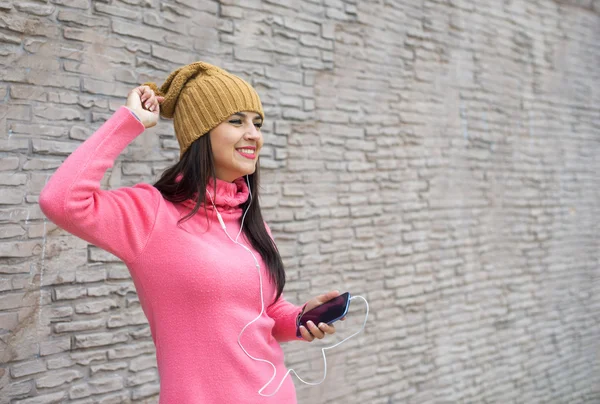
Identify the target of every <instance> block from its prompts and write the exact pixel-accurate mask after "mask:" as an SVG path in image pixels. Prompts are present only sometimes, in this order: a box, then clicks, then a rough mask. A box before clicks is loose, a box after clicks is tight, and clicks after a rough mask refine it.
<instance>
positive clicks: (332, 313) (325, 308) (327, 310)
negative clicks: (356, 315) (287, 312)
mask: <svg viewBox="0 0 600 404" xmlns="http://www.w3.org/2000/svg"><path fill="white" fill-rule="evenodd" d="M349 307H350V293H349V292H346V293H344V294H341V295H339V296H338V297H334V298H333V299H331V300H330V301H328V302H325V303H323V304H322V305H320V306H319V307H315V308H314V309H312V310H309V311H307V312H306V313H304V314H302V317H300V321H299V323H298V328H297V329H296V336H297V337H298V338H302V334H300V326H301V325H303V326H304V327H306V323H307V322H308V321H312V322H313V323H314V324H315V325H316V326H319V324H320V323H326V324H331V323H333V322H335V321H337V320H339V319H341V318H342V317H344V316H345V315H346V314H347V313H348V308H349ZM306 329H307V330H308V327H306Z"/></svg>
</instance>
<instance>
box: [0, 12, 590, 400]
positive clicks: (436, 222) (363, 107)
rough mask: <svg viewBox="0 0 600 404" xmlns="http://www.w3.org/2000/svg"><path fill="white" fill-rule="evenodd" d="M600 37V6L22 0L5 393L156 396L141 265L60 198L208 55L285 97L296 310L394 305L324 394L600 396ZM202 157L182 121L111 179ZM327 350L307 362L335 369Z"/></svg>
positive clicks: (123, 180)
mask: <svg viewBox="0 0 600 404" xmlns="http://www.w3.org/2000/svg"><path fill="white" fill-rule="evenodd" d="M599 44H600V1H598V0H593V1H592V0H571V1H552V0H473V1H470V0H419V1H416V0H343V1H342V0H264V1H261V0H220V1H209V0H170V1H161V0H122V1H119V0H103V1H90V0H50V1H18V0H2V1H0V100H1V101H0V170H1V172H0V403H1V404H5V403H14V404H16V403H20V404H25V403H38V404H42V403H55V402H73V403H104V404H107V403H120V402H129V401H134V402H148V403H154V402H157V397H158V390H159V389H158V381H157V371H156V361H155V357H154V347H153V345H152V341H151V338H150V335H149V329H148V327H147V323H146V319H145V318H144V315H143V313H142V311H141V309H140V306H139V302H138V299H137V296H136V294H135V290H134V288H133V284H132V282H131V280H130V278H129V275H128V272H127V268H126V267H125V266H124V265H123V264H122V263H121V262H119V261H118V260H117V259H115V258H114V257H113V256H111V255H110V254H108V253H105V252H103V251H102V250H99V249H97V248H95V247H93V246H88V245H87V243H85V242H83V241H81V240H78V239H77V238H75V237H73V236H70V235H69V234H67V233H65V232H64V231H62V230H61V229H59V228H57V227H56V226H55V225H53V224H52V223H51V222H49V221H48V220H46V219H45V218H44V216H43V215H42V213H41V212H40V209H39V207H38V206H37V198H38V194H39V192H40V190H41V188H42V187H43V186H44V184H45V182H46V181H47V179H48V177H49V176H50V175H52V173H53V171H54V170H55V169H56V168H57V167H58V166H59V165H60V163H61V162H62V161H63V160H64V158H65V157H66V156H67V155H68V154H69V153H71V152H72V151H73V150H74V149H75V148H76V147H77V146H78V145H79V144H80V143H81V142H82V141H83V140H84V139H86V138H87V137H88V136H89V135H90V134H91V133H92V132H93V131H94V130H95V129H96V128H98V127H99V126H100V125H101V124H102V122H103V121H104V120H105V119H107V117H109V116H110V115H111V114H112V113H113V111H115V110H116V109H117V108H118V107H119V106H120V105H122V104H123V103H124V101H125V96H126V94H127V92H128V90H129V89H130V88H132V87H134V86H135V85H137V84H138V83H141V82H144V81H147V80H154V81H156V82H158V83H159V84H160V83H162V81H163V80H164V79H165V78H166V75H167V74H168V72H170V71H171V70H172V69H174V68H176V67H178V66H180V65H182V64H186V63H189V62H192V61H195V60H205V61H209V62H212V63H215V64H218V65H220V66H223V67H224V68H226V69H228V70H230V71H232V72H234V73H236V74H239V75H241V76H243V77H245V78H246V79H248V80H249V81H251V82H252V83H253V84H254V85H255V87H256V88H257V90H258V91H259V93H260V95H261V97H262V100H263V103H264V106H265V110H266V114H267V120H266V125H265V127H264V133H265V136H266V143H267V145H266V147H265V148H264V153H263V154H262V157H261V160H262V166H263V190H262V193H263V199H262V202H263V206H264V208H265V216H266V218H267V221H268V222H269V224H270V226H271V228H272V230H273V232H274V235H275V238H276V240H277V243H278V245H279V248H280V250H281V253H282V255H283V257H284V260H285V264H286V266H287V273H288V279H289V281H288V284H287V289H286V290H287V293H286V294H287V298H288V299H289V300H291V301H293V302H295V303H298V304H300V303H303V302H304V301H306V300H307V299H309V298H310V297H312V296H314V295H316V294H319V293H322V292H324V291H327V290H329V289H331V288H339V289H340V290H342V291H345V290H349V291H351V292H352V293H354V294H360V295H363V296H365V297H366V298H368V299H369V301H370V304H371V316H370V319H369V323H368V327H367V328H368V329H367V331H366V332H365V333H364V334H362V335H360V336H359V337H357V338H356V339H354V340H351V341H349V342H348V343H347V344H346V345H344V346H341V347H339V348H336V349H335V350H332V351H329V353H328V363H329V371H328V379H327V381H326V382H325V383H324V384H322V385H321V386H318V387H307V386H304V385H301V384H300V383H299V382H297V383H296V385H297V386H298V395H299V402H300V403H325V402H328V403H375V404H377V403H381V404H384V403H415V404H422V403H600V366H599V362H600V354H599V350H600V293H599V292H598V291H599V288H600V266H599V258H600V253H599V247H600V237H599V236H598V232H599V230H600V224H599V223H600V191H599V190H600V175H599V173H600V91H599V89H600V67H599V66H600V46H599ZM177 156H178V150H177V143H176V141H175V138H174V136H173V129H172V125H171V122H169V121H163V122H161V123H160V124H159V126H158V127H156V128H153V129H151V130H148V131H147V133H145V134H144V135H142V136H141V137H139V138H138V139H137V140H136V141H135V142H134V143H133V144H131V145H130V146H129V147H128V149H127V151H126V152H125V153H124V154H123V155H122V156H121V158H120V159H119V161H118V162H117V164H116V165H115V167H114V169H113V170H112V171H111V172H110V174H107V176H106V177H105V186H106V187H110V188H116V187H119V186H127V185H131V184H134V183H137V182H140V181H145V182H151V181H153V180H154V179H155V178H156V177H157V175H159V173H160V172H161V171H162V170H163V169H164V168H165V167H167V166H168V165H170V164H171V163H172V162H174V160H175V159H176V158H177ZM355 303H356V304H355ZM351 311H352V313H351V315H350V316H349V318H348V320H347V321H346V322H345V323H343V324H341V325H340V326H339V327H338V330H339V331H338V334H337V337H338V338H337V339H336V338H332V339H330V340H329V342H331V341H332V340H339V338H341V337H342V336H346V335H349V334H350V333H352V331H353V330H355V329H357V327H359V326H360V323H361V317H362V313H363V308H362V307H361V305H360V303H357V302H356V301H354V302H353V304H352V310H351ZM321 346H323V344H320V343H317V342H315V343H313V344H310V345H308V344H286V346H285V351H286V354H287V362H288V364H289V365H290V366H292V367H294V368H296V369H297V370H298V371H299V372H300V374H301V375H302V376H303V377H304V378H305V379H308V380H318V379H320V377H321V372H322V359H321V357H320V349H319V348H320V347H321ZM199 382H200V381H199ZM223 387H226V386H223Z"/></svg>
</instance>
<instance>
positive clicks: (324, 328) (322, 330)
mask: <svg viewBox="0 0 600 404" xmlns="http://www.w3.org/2000/svg"><path fill="white" fill-rule="evenodd" d="M306 327H308V329H307V328H306ZM306 327H304V326H300V334H301V335H302V338H304V339H305V340H307V341H309V342H310V341H313V340H314V339H315V338H317V339H323V338H324V337H325V335H327V334H330V335H331V334H335V327H334V326H333V325H328V324H325V323H320V324H319V326H318V327H317V326H316V325H315V324H314V323H313V322H312V321H308V322H307V323H306Z"/></svg>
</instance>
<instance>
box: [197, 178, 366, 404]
mask: <svg viewBox="0 0 600 404" xmlns="http://www.w3.org/2000/svg"><path fill="white" fill-rule="evenodd" d="M246 182H247V184H248V191H249V193H250V202H249V203H248V206H247V207H246V211H245V212H244V215H243V216H242V221H241V225H240V231H239V232H238V234H237V236H236V238H235V240H234V239H233V238H231V236H230V235H229V233H228V232H227V227H226V226H225V222H224V221H223V218H222V217H221V214H220V213H219V211H218V209H217V206H216V205H215V201H214V199H213V196H212V195H211V194H210V192H208V195H209V197H210V199H211V202H212V205H213V207H214V209H215V212H216V214H217V218H218V220H219V223H220V224H221V228H222V229H223V231H224V232H225V234H226V235H227V237H228V238H229V239H230V240H231V241H232V242H233V243H235V244H237V245H239V246H240V247H242V248H244V249H245V250H246V251H248V252H249V253H250V255H252V258H253V259H254V265H255V267H256V269H257V271H258V279H259V286H260V303H261V309H260V313H259V315H258V316H257V317H256V318H255V319H254V320H252V321H250V322H249V323H248V324H246V325H245V326H244V328H242V331H240V334H239V335H238V345H239V346H240V348H242V350H243V351H244V353H245V354H246V355H247V356H248V357H249V358H251V359H253V360H255V361H257V362H264V363H268V364H269V365H271V367H272V368H273V376H271V378H270V379H269V381H268V382H267V383H266V384H265V385H264V386H262V387H261V388H260V390H258V394H259V395H261V396H263V397H272V396H274V395H275V394H277V392H278V391H279V389H280V388H281V386H282V385H283V382H284V381H285V379H286V377H287V375H288V374H290V373H292V372H293V373H294V374H295V375H296V377H297V378H298V380H300V381H301V382H302V383H304V384H308V385H311V386H316V385H319V384H321V383H323V382H324V381H325V378H326V377H327V357H326V356H325V351H326V350H328V349H332V348H335V347H336V346H338V345H340V344H342V343H344V342H346V341H348V340H349V339H350V338H352V337H354V336H355V335H357V334H359V333H360V332H361V331H362V330H364V328H365V326H366V324H367V318H368V317H369V302H367V300H366V299H365V298H364V297H362V296H352V297H350V300H353V299H359V298H360V299H362V300H364V302H365V304H366V308H367V310H366V313H365V320H364V321H363V325H362V327H361V328H360V330H358V331H357V332H355V333H354V334H352V335H350V336H349V337H347V338H344V339H343V340H342V341H340V342H338V343H336V344H334V345H331V346H328V347H325V348H321V352H322V354H323V363H324V366H325V370H324V372H323V378H322V379H321V380H320V381H319V382H307V381H304V380H303V379H302V378H301V377H300V375H298V373H296V371H295V370H294V369H289V370H288V371H287V373H286V374H285V376H283V378H282V379H281V382H279V385H278V386H277V389H276V390H275V391H274V392H273V393H271V394H263V393H262V391H263V390H264V389H265V388H267V386H268V385H269V384H271V382H272V381H273V380H274V379H275V376H276V375H277V368H276V367H275V365H274V364H273V363H272V362H270V361H268V360H266V359H261V358H255V357H254V356H252V355H250V354H249V353H248V351H246V349H245V348H244V346H243V345H242V342H241V338H242V334H243V333H244V331H246V328H248V327H249V326H250V325H251V324H253V323H254V322H256V321H258V319H260V318H261V316H262V315H263V313H264V312H265V301H264V294H263V282H262V274H261V271H260V265H259V263H258V260H257V259H256V256H255V255H254V253H253V252H252V250H250V248H248V247H246V246H245V245H243V244H241V243H240V242H238V239H239V237H240V234H241V233H242V229H243V227H244V219H245V218H246V214H247V213H248V209H249V208H250V204H251V203H252V190H251V188H250V180H249V179H248V176H246ZM215 197H216V187H215Z"/></svg>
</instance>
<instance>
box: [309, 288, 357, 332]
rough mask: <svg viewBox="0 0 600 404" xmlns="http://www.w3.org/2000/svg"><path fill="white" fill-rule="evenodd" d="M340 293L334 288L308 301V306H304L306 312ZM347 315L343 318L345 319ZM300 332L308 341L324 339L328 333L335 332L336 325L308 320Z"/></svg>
mask: <svg viewBox="0 0 600 404" xmlns="http://www.w3.org/2000/svg"><path fill="white" fill-rule="evenodd" d="M339 295H340V292H339V291H338V290H333V291H331V292H328V293H325V294H323V295H319V296H317V297H315V298H313V299H311V300H309V301H308V302H307V303H306V307H305V308H304V312H307V311H309V310H312V309H314V308H315V307H319V306H320V305H322V304H323V303H326V302H328V301H330V300H331V299H334V298H336V297H338V296H339ZM345 319H346V317H344V318H342V319H341V320H342V321H343V320H345ZM300 334H301V335H302V338H304V339H305V340H306V341H308V342H311V341H313V340H314V339H315V338H317V339H323V338H325V335H327V334H330V335H331V334H335V327H334V326H333V325H331V324H325V323H321V324H314V323H313V322H312V321H308V322H307V323H306V327H304V326H300Z"/></svg>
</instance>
